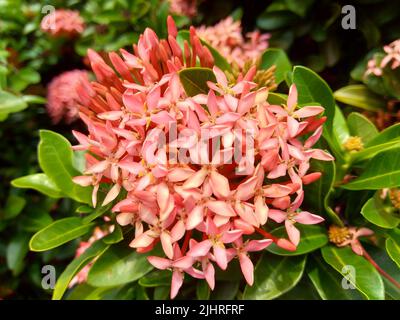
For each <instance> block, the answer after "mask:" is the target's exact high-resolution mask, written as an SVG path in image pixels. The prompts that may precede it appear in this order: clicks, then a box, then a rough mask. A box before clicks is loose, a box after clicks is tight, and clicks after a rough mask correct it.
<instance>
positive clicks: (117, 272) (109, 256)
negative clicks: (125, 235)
mask: <svg viewBox="0 0 400 320" xmlns="http://www.w3.org/2000/svg"><path fill="white" fill-rule="evenodd" d="M151 254H152V255H153V254H154V252H152V253H151ZM148 255H149V254H142V253H137V252H136V251H135V250H133V249H132V248H130V247H129V246H127V245H126V244H123V245H114V246H112V247H110V248H109V249H108V250H107V251H105V252H104V253H103V254H102V255H101V256H100V257H99V259H97V260H96V262H95V263H94V264H93V266H92V268H91V269H90V271H89V275H88V284H90V285H92V286H95V287H108V286H118V285H122V284H125V283H129V282H133V281H135V280H138V279H140V278H141V277H143V276H144V275H146V274H147V273H148V272H150V271H151V270H152V269H153V266H152V265H151V264H150V263H149V262H148V261H147V256H148Z"/></svg>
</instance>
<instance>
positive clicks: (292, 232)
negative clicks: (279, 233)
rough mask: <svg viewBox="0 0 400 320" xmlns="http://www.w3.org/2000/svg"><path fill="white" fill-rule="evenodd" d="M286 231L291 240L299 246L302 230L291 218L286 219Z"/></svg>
mask: <svg viewBox="0 0 400 320" xmlns="http://www.w3.org/2000/svg"><path fill="white" fill-rule="evenodd" d="M285 227H286V232H287V234H288V236H289V239H290V241H291V242H292V243H293V244H294V245H295V246H296V247H297V245H298V244H299V242H300V231H299V230H298V229H297V228H296V227H295V226H294V224H293V222H291V221H290V220H286V221H285Z"/></svg>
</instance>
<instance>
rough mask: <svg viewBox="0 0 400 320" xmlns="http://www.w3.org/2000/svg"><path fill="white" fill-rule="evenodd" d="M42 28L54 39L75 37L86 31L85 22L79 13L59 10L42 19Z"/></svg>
mask: <svg viewBox="0 0 400 320" xmlns="http://www.w3.org/2000/svg"><path fill="white" fill-rule="evenodd" d="M40 28H41V29H42V31H43V32H46V33H48V34H50V35H51V36H53V37H74V36H76V35H79V34H81V33H82V32H83V31H84V30H85V22H84V20H83V18H82V17H81V16H80V15H79V12H78V11H74V10H65V9H58V10H55V11H53V12H50V13H49V14H48V15H46V16H45V17H44V18H43V19H42V21H41V23H40Z"/></svg>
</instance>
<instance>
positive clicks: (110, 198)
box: [102, 184, 121, 206]
mask: <svg viewBox="0 0 400 320" xmlns="http://www.w3.org/2000/svg"><path fill="white" fill-rule="evenodd" d="M120 190H121V185H119V184H115V185H114V186H113V187H112V188H111V189H110V191H108V193H107V195H106V197H105V199H104V201H103V203H102V206H105V205H107V204H109V203H110V202H112V201H113V200H114V199H115V198H116V197H118V195H119V192H120Z"/></svg>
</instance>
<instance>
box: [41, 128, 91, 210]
mask: <svg viewBox="0 0 400 320" xmlns="http://www.w3.org/2000/svg"><path fill="white" fill-rule="evenodd" d="M38 156H39V164H40V167H41V168H42V170H43V171H44V173H45V174H46V175H47V176H48V177H49V178H50V179H51V180H52V181H53V182H54V183H55V184H56V186H57V187H58V188H59V189H60V190H61V191H62V192H63V193H65V194H66V195H67V196H69V197H71V198H72V199H74V200H77V201H79V202H84V203H87V204H91V188H84V187H81V186H79V185H77V184H75V183H74V182H73V181H72V178H73V177H74V176H78V175H79V174H80V173H79V171H78V170H76V169H75V168H74V166H73V152H72V149H71V144H70V143H69V142H68V140H67V139H65V138H64V137H63V136H62V135H60V134H58V133H55V132H52V131H48V130H41V131H40V143H39V147H38Z"/></svg>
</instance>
